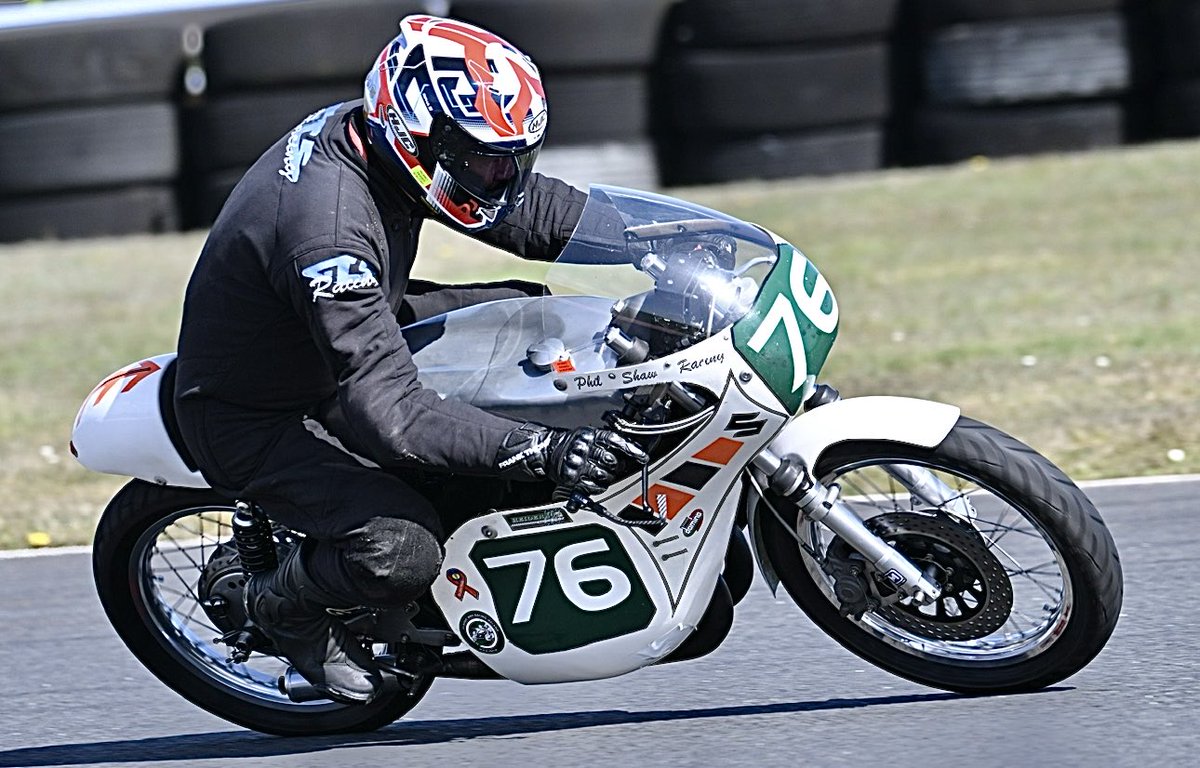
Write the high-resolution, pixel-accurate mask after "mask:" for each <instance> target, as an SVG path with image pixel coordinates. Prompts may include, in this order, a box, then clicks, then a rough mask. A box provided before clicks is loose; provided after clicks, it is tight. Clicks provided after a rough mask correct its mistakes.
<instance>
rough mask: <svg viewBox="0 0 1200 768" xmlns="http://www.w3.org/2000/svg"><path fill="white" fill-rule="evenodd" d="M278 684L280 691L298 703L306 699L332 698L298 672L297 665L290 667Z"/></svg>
mask: <svg viewBox="0 0 1200 768" xmlns="http://www.w3.org/2000/svg"><path fill="white" fill-rule="evenodd" d="M277 685H278V687H279V692H280V693H282V694H283V695H284V696H287V697H288V699H290V700H292V701H294V702H296V703H297V704H302V703H304V702H306V701H330V700H331V699H330V698H329V697H328V696H326V695H325V694H323V693H321V692H320V691H318V690H317V689H316V687H315V686H313V684H312V683H310V682H308V680H305V679H304V675H302V674H300V673H299V672H297V671H296V668H295V667H288V668H287V672H285V673H284V674H282V675H280V676H279V680H278V681H277Z"/></svg>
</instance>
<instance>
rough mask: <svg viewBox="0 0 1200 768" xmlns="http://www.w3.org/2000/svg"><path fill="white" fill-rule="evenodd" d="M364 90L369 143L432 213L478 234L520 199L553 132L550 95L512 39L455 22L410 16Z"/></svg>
mask: <svg viewBox="0 0 1200 768" xmlns="http://www.w3.org/2000/svg"><path fill="white" fill-rule="evenodd" d="M364 96H365V103H364V105H363V112H364V114H365V115H366V124H367V133H368V137H369V141H370V142H371V144H372V145H374V146H375V147H377V148H378V149H379V151H380V153H381V154H383V155H384V156H385V157H386V158H388V159H389V160H391V161H394V162H396V163H397V164H398V165H399V166H400V170H401V173H400V174H399V176H400V177H401V179H402V181H401V183H406V182H407V181H408V180H410V179H411V181H412V186H410V188H409V189H408V190H406V191H408V192H409V193H410V194H412V196H413V197H415V198H416V199H419V200H421V199H423V200H425V202H426V203H427V204H428V205H429V206H430V208H432V209H433V211H434V213H437V214H440V215H442V216H443V217H444V218H446V219H447V220H448V221H449V222H450V223H452V224H455V225H457V226H459V227H461V228H462V229H465V230H468V231H478V230H483V229H487V228H489V227H492V226H495V225H496V224H497V223H499V221H500V220H501V219H503V218H504V216H505V215H507V214H508V212H509V211H510V210H512V209H513V208H514V207H516V206H517V205H519V204H520V202H521V199H522V197H523V195H524V189H525V184H526V182H527V181H528V180H529V174H530V173H531V172H532V170H533V162H534V160H535V159H536V158H537V153H538V150H539V149H540V148H541V145H542V138H543V137H544V136H545V133H546V95H545V91H544V89H543V88H542V80H541V76H540V75H539V74H538V69H537V67H536V66H535V65H534V63H533V61H531V60H530V58H529V57H528V56H526V55H525V54H523V53H521V52H520V51H519V50H517V48H516V47H515V46H513V45H512V44H511V43H508V42H507V41H505V40H503V39H501V38H500V37H497V36H496V35H494V34H492V33H491V32H488V31H486V30H483V29H480V28H479V27H475V26H472V25H470V24H467V23H465V22H461V21H455V20H453V19H443V18H438V17H436V16H424V15H417V16H408V17H405V18H404V19H403V20H401V22H400V34H399V35H397V36H396V38H395V39H394V40H392V41H391V42H390V43H388V45H387V47H385V48H384V49H383V51H382V52H381V53H380V54H379V58H378V59H376V61H375V66H374V68H373V69H372V70H371V71H370V72H369V73H368V74H367V80H366V86H365V88H364Z"/></svg>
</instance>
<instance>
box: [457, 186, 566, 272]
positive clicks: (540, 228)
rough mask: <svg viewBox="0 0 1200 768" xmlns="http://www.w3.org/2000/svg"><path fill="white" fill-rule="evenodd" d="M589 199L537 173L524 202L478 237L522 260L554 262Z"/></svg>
mask: <svg viewBox="0 0 1200 768" xmlns="http://www.w3.org/2000/svg"><path fill="white" fill-rule="evenodd" d="M587 199H588V196H587V193H585V192H581V191H580V190H578V189H576V188H575V187H572V186H571V185H570V184H567V183H566V182H564V181H560V180H558V179H554V178H551V177H549V176H543V175H541V174H540V173H535V174H533V175H532V176H530V178H529V183H528V184H527V185H526V187H525V199H524V200H523V201H522V202H521V204H520V205H518V206H517V207H516V208H515V209H513V211H512V212H511V213H509V214H508V216H506V217H505V218H504V219H503V220H502V221H501V222H500V223H499V224H497V225H496V226H495V227H492V228H491V229H489V230H486V231H484V232H482V233H480V234H479V235H477V236H476V237H477V239H479V240H480V241H482V242H485V243H488V244H490V245H494V246H496V247H497V248H499V249H501V250H504V251H508V252H509V253H512V254H515V255H517V256H520V257H521V258H523V259H529V260H531V261H554V260H555V259H557V258H558V255H559V254H560V253H561V252H562V249H563V246H564V245H566V242H567V240H569V239H570V237H571V233H572V232H573V231H574V230H575V225H576V224H577V223H578V222H579V216H580V214H582V213H583V206H584V205H585V204H586V203H587Z"/></svg>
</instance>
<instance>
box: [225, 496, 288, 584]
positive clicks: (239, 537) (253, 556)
mask: <svg viewBox="0 0 1200 768" xmlns="http://www.w3.org/2000/svg"><path fill="white" fill-rule="evenodd" d="M232 525H233V541H234V543H235V544H236V545H237V550H238V556H239V558H240V559H241V561H242V570H243V571H244V572H245V574H246V577H247V578H249V577H251V576H253V575H254V574H256V573H265V572H267V571H271V570H274V569H275V567H276V566H278V565H279V554H278V553H277V552H276V551H275V537H274V533H273V531H272V530H271V521H270V520H269V519H267V516H266V515H265V514H263V511H262V510H261V509H259V508H258V507H256V506H253V505H250V504H247V503H246V502H244V501H239V502H238V503H237V511H235V512H234V513H233V521H232Z"/></svg>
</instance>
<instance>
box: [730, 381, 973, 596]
mask: <svg viewBox="0 0 1200 768" xmlns="http://www.w3.org/2000/svg"><path fill="white" fill-rule="evenodd" d="M959 414H960V411H959V409H958V408H957V407H956V406H953V405H946V404H945V403H937V402H933V401H932V400H917V399H914V398H909V397H883V396H879V397H854V398H850V399H848V400H838V401H836V402H832V403H829V404H827V405H822V406H820V407H818V408H814V409H813V410H811V411H805V412H804V413H801V414H799V415H798V416H796V417H795V418H793V419H792V420H791V421H789V422H788V423H787V425H786V426H785V427H784V428H783V429H782V430H781V431H780V433H779V434H778V435H776V436H775V439H774V440H772V441H771V443H770V445H769V446H768V448H770V450H771V452H772V453H774V454H775V455H776V456H788V455H793V456H798V457H800V459H802V460H803V461H804V463H805V465H806V466H808V467H810V468H811V467H813V466H816V463H817V460H818V459H819V458H820V457H821V454H822V453H824V452H825V450H826V449H827V448H829V447H830V446H832V445H836V444H837V443H845V442H850V441H861V440H887V441H890V442H896V443H907V444H908V445H917V446H921V447H923V448H933V447H935V446H936V445H938V444H939V443H941V442H942V440H945V439H946V436H947V435H948V434H950V430H951V429H953V428H954V425H955V424H956V423H957V422H958V417H959ZM759 479H760V480H761V479H762V478H761V477H760V478H759ZM752 486H753V484H752ZM746 498H747V502H746V510H745V513H746V522H747V524H748V525H749V527H750V541H751V543H752V545H753V547H754V558H755V560H757V561H758V568H759V571H760V572H761V573H762V575H763V578H764V579H766V581H767V584H768V585H769V586H770V587H771V592H772V594H774V592H775V590H776V589H777V587H778V586H779V577H778V576H777V575H776V574H775V570H774V568H773V567H772V566H771V561H770V559H769V558H768V557H767V555H766V546H765V542H764V540H763V538H762V536H763V531H762V525H761V521H760V520H759V515H760V514H764V512H763V509H764V507H765V504H763V503H760V501H761V497H760V495H759V494H758V493H757V492H755V493H750V494H747V497H746ZM765 514H772V513H771V512H770V510H766V511H765Z"/></svg>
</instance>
